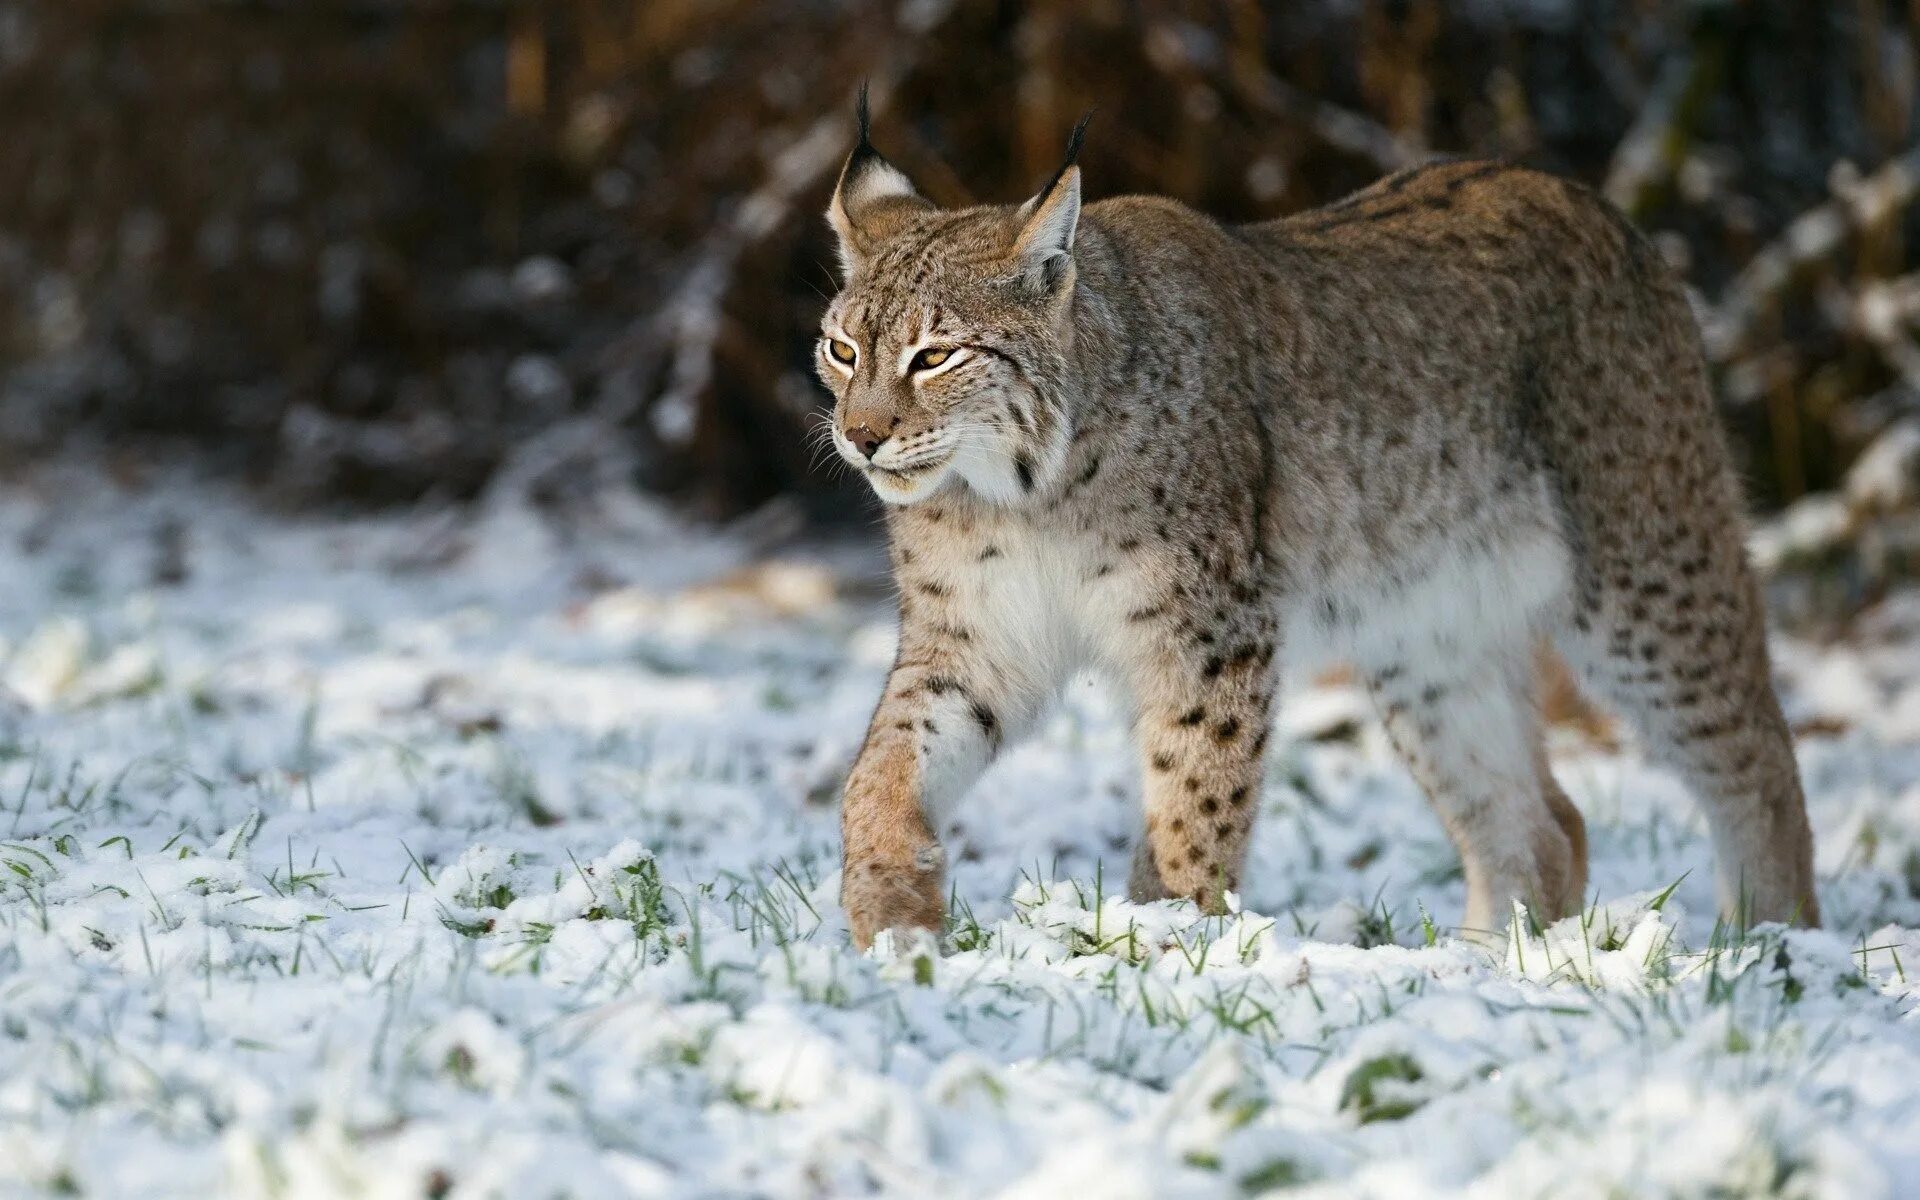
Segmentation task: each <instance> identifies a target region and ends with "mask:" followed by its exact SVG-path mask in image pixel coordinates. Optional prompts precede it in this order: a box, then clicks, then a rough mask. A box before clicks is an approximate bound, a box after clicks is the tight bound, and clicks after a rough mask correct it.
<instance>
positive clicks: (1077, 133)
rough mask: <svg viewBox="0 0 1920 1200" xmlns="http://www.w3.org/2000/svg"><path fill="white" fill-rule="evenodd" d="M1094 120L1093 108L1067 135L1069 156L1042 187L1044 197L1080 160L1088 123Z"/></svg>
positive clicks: (1041, 192) (1041, 193)
mask: <svg viewBox="0 0 1920 1200" xmlns="http://www.w3.org/2000/svg"><path fill="white" fill-rule="evenodd" d="M1092 120H1093V110H1092V109H1088V110H1087V115H1086V116H1084V117H1081V118H1080V123H1079V124H1078V125H1075V126H1074V127H1073V132H1072V133H1070V134H1068V135H1067V156H1066V157H1065V158H1064V159H1062V160H1061V161H1060V168H1059V170H1057V171H1055V172H1054V173H1053V178H1052V179H1049V180H1047V186H1045V187H1043V188H1041V189H1040V195H1041V197H1042V198H1045V197H1046V195H1047V194H1048V193H1049V192H1051V191H1053V189H1054V186H1055V185H1056V184H1058V183H1059V182H1060V177H1061V176H1062V175H1065V174H1066V173H1067V168H1068V167H1071V166H1073V165H1074V164H1075V163H1077V162H1079V161H1080V144H1081V143H1082V142H1084V141H1086V140H1087V123H1088V122H1090V121H1092Z"/></svg>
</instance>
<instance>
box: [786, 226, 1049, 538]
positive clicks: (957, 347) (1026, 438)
mask: <svg viewBox="0 0 1920 1200" xmlns="http://www.w3.org/2000/svg"><path fill="white" fill-rule="evenodd" d="M1016 232H1017V226H1014V224H1013V221H1012V214H1011V213H1010V212H1007V211H989V212H982V213H978V214H971V215H969V216H968V217H967V218H965V220H964V221H962V222H959V223H957V224H956V223H947V224H946V225H944V226H942V227H937V228H933V229H927V228H924V227H920V228H914V229H912V230H910V231H902V232H900V233H898V234H896V235H895V237H894V238H893V239H892V240H891V241H889V242H888V243H886V244H885V245H883V246H882V247H880V249H879V253H878V254H877V255H876V257H875V259H874V260H873V261H872V262H870V263H867V264H864V265H863V266H862V267H861V268H860V269H859V270H857V271H856V273H855V274H854V275H853V277H852V278H851V279H850V281H849V284H848V287H847V288H846V290H844V291H843V292H841V294H840V296H839V297H838V298H837V299H836V300H835V301H834V303H833V305H832V306H831V307H830V308H829V309H828V310H827V314H826V317H825V318H824V320H823V321H822V322H821V336H820V343H819V346H818V348H817V350H816V353H815V367H816V369H817V370H818V371H819V374H820V378H821V380H822V381H823V382H824V383H825V384H826V385H827V388H828V389H829V390H830V391H832V392H833V394H834V399H835V404H834V413H833V426H832V429H833V435H832V436H833V443H834V447H835V449H836V450H838V451H839V453H840V456H841V457H842V458H843V459H845V460H846V462H847V463H848V464H849V465H850V466H852V467H853V468H854V469H855V470H857V471H859V472H861V473H862V474H863V475H864V476H865V477H866V479H867V481H868V483H870V484H871V485H872V487H873V489H874V491H875V492H876V493H877V494H878V495H879V496H880V498H881V499H882V500H885V501H887V502H888V503H892V504H908V503H912V502H913V501H916V500H920V499H923V498H924V497H927V496H930V495H933V494H934V493H936V492H938V491H939V490H940V489H941V488H942V487H943V486H945V485H946V484H947V483H948V481H949V480H950V479H952V478H953V477H955V476H957V477H958V478H959V480H960V481H961V482H962V483H963V484H964V485H966V486H969V487H972V488H974V489H975V490H976V491H979V492H981V493H982V494H983V495H986V496H989V497H992V498H995V499H1001V500H1013V499H1017V498H1018V497H1019V496H1021V495H1023V494H1024V493H1025V492H1026V491H1027V490H1029V489H1030V488H1031V487H1032V486H1033V484H1034V482H1036V480H1035V476H1036V474H1037V473H1038V471H1039V470H1040V468H1041V466H1042V465H1043V464H1045V463H1048V462H1049V461H1051V460H1052V459H1053V458H1055V457H1056V455H1055V454H1054V453H1053V452H1052V450H1053V447H1052V444H1051V443H1052V441H1053V439H1052V438H1050V437H1043V436H1041V434H1042V429H1043V427H1044V428H1045V429H1047V430H1048V431H1049V432H1051V431H1053V430H1055V429H1058V428H1059V427H1061V426H1062V425H1063V422H1062V421H1061V420H1060V419H1059V417H1060V414H1059V412H1058V408H1057V405H1056V404H1054V403H1052V402H1050V399H1049V397H1047V396H1046V395H1044V394H1042V392H1041V388H1040V384H1039V381H1041V380H1044V379H1046V378H1048V377H1049V376H1050V375H1051V374H1053V372H1052V371H1050V370H1049V369H1048V365H1049V364H1052V363H1055V362H1058V361H1059V360H1060V358H1061V338H1060V329H1059V321H1058V314H1059V309H1060V307H1061V306H1060V304H1059V303H1058V298H1057V297H1056V296H1055V295H1053V294H1051V293H1041V294H1035V293H1034V292H1033V291H1032V289H1031V288H1029V286H1028V284H1027V282H1026V280H1025V279H1024V277H1023V276H1022V275H1021V274H1020V273H1019V270H1018V267H1019V263H1018V260H1017V259H1015V258H1014V257H1013V255H1012V243H1013V240H1014V238H1013V234H1014V233H1016ZM969 235H970V236H969ZM994 242H998V243H999V245H998V246H994V245H993V243H994ZM980 243H986V245H985V246H984V247H983V248H985V249H987V251H988V256H984V257H973V256H972V255H969V256H968V257H967V258H965V259H962V260H961V261H959V262H955V261H954V259H955V258H956V257H957V256H958V255H959V253H960V250H959V248H960V246H962V245H975V246H977V245H979V244H980ZM903 278H904V279H919V280H921V281H922V282H921V283H920V284H919V285H918V286H916V287H914V288H912V289H911V291H905V290H903V289H900V288H899V287H898V286H896V285H897V281H899V280H901V279H903ZM1023 473H1024V477H1025V479H1026V480H1027V483H1026V484H1024V485H1023V484H1022V478H1023Z"/></svg>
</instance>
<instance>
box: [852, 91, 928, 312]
mask: <svg viewBox="0 0 1920 1200" xmlns="http://www.w3.org/2000/svg"><path fill="white" fill-rule="evenodd" d="M854 112H855V114H856V116H857V117H858V119H859V122H860V141H859V144H858V145H856V146H854V148H853V153H852V154H849V155H847V164H846V166H844V167H842V168H840V182H839V183H838V184H837V185H836V186H835V187H834V189H833V202H832V203H830V204H828V205H827V223H828V224H830V225H832V226H833V232H834V233H835V234H837V235H839V239H840V264H841V265H842V266H844V267H845V268H846V269H847V272H848V273H849V274H851V273H852V272H854V271H857V270H859V268H860V264H861V263H863V262H865V261H866V260H867V259H868V258H869V257H871V256H872V254H873V252H874V250H875V249H877V248H878V247H879V246H880V244H881V243H882V242H885V241H886V240H887V239H888V238H889V237H892V236H893V235H894V234H895V233H898V232H899V231H900V227H901V226H902V225H904V224H905V223H906V221H907V219H908V218H910V217H912V216H913V215H914V214H916V213H921V212H925V211H926V210H928V209H930V208H932V207H933V205H932V204H931V203H929V202H928V201H927V200H926V199H925V198H924V197H922V196H921V195H920V193H919V192H916V191H915V190H914V189H913V183H912V181H911V180H909V179H908V178H907V177H906V176H905V175H902V174H901V173H900V171H899V168H897V167H895V166H894V165H893V164H892V163H890V162H888V161H887V160H886V159H884V158H882V157H880V152H879V151H878V150H875V149H874V148H873V143H872V142H871V141H869V140H868V138H867V130H868V126H869V124H870V123H871V119H870V117H869V115H868V111H867V85H866V84H864V83H863V84H861V85H860V102H859V105H858V106H857V107H856V108H855V110H854Z"/></svg>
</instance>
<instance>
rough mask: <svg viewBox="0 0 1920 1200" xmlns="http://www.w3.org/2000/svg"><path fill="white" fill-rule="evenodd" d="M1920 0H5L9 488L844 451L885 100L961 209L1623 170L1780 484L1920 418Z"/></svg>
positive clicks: (701, 492) (683, 464)
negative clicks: (835, 240)
mask: <svg viewBox="0 0 1920 1200" xmlns="http://www.w3.org/2000/svg"><path fill="white" fill-rule="evenodd" d="M1916 28H1920V0H1831V2H1821V0H1747V2H1735V0H1721V2H1714V3H1707V2H1697V3H1664V4H1663V3H1654V2H1650V0H1613V2H1604V0H1504V2H1503V0H1472V2H1467V3H1453V4H1442V3H1438V2H1434V0H1310V2H1301V3H1290V4H1256V3H1251V2H1235V0H1219V2H1216V3H1190V4H1171V3H1167V4H1162V3H1148V2H1134V3H1128V2H1123V0H1082V2H1076V3H1064V2H1055V3H1030V4H1015V3H996V2H993V0H950V2H949V0H903V2H900V3H892V4H879V3H867V2H864V0H799V2H793V3H746V2H740V0H642V2H632V0H618V2H616V0H545V2H539V3H536V2H508V0H498V2H483V0H280V2H267V0H261V2H253V3H248V2H242V0H0V470H4V469H5V465H6V464H7V463H8V462H9V461H11V462H19V461H22V460H24V459H27V458H31V457H33V456H40V455H46V454H49V453H52V452H55V451H57V450H60V449H63V448H65V449H73V448H85V449H88V450H92V451H99V452H105V453H107V454H109V455H110V456H113V457H114V458H115V459H116V460H117V461H120V462H122V463H124V464H126V465H127V469H128V470H137V469H138V466H139V464H142V463H147V462H151V461H155V460H156V458H157V457H159V456H173V455H180V454H187V455H192V456H195V457H196V458H197V459H198V460H199V461H201V462H204V463H205V464H207V465H208V466H209V467H210V468H211V469H215V470H219V471H224V472H228V473H232V474H235V475H238V476H241V477H244V478H247V479H249V480H251V481H253V482H255V483H257V484H258V485H259V486H260V487H262V488H263V489H265V490H266V491H267V492H268V493H269V494H271V495H273V496H276V497H279V498H282V499H284V500H286V501H288V502H308V501H315V500H326V501H334V500H350V501H355V502H364V503H393V502H406V501H412V500H417V499H422V498H437V497H444V498H459V497H466V496H472V495H475V494H478V493H480V492H482V491H483V490H485V489H487V488H488V487H490V486H493V485H494V484H496V483H497V482H498V481H499V480H501V479H503V478H511V479H513V480H515V481H516V486H519V487H522V488H524V489H526V491H527V492H528V493H529V494H531V495H533V496H535V497H536V498H540V499H543V500H550V501H553V502H556V503H558V502H564V500H565V498H566V496H567V495H568V494H569V492H570V491H574V490H577V489H581V488H586V487H593V486H597V485H599V484H602V483H605V482H607V481H608V480H609V479H610V478H612V479H620V480H631V481H633V482H636V483H638V484H639V485H640V486H641V487H642V488H644V489H646V490H648V491H651V492H656V493H659V494H661V495H664V496H668V497H672V498H674V499H675V500H676V501H677V502H680V503H683V504H684V505H686V506H687V507H688V509H689V510H690V511H693V512H696V513H699V514H702V515H711V516H728V515H733V514H738V513H741V512H745V511H748V510H751V509H754V508H756V507H758V506H761V505H763V504H765V503H766V502H768V501H770V500H773V499H775V498H792V500H793V501H797V502H798V503H799V504H801V505H804V506H805V507H806V509H807V510H808V511H810V512H812V513H813V514H815V515H817V516H832V515H833V514H836V513H863V512H865V511H866V508H865V501H864V499H863V498H861V497H858V496H856V495H854V494H853V493H851V492H848V491H845V490H842V489H843V487H844V483H843V482H836V480H835V478H834V473H832V472H827V471H816V470H812V469H810V466H809V454H808V451H807V447H806V441H805V432H806V429H807V426H808V422H809V420H810V419H811V418H812V416H813V414H814V413H816V412H817V410H818V408H819V405H820V403H821V400H822V397H823V393H822V392H821V391H820V390H819V388H818V386H817V385H816V384H815V383H814V382H813V380H812V379H811V376H810V374H809V366H808V364H809V346H810V343H811V339H812V337H813V336H814V333H815V328H816V325H815V323H816V320H817V318H818V314H819V312H820V310H821V308H822V307H823V304H824V300H823V295H824V294H826V293H830V292H831V290H832V288H833V286H834V279H833V273H832V270H831V268H830V265H829V264H831V263H832V261H833V256H832V253H831V248H830V245H829V243H828V241H827V238H826V231H825V227H824V224H823V222H822V221H821V219H820V215H819V214H820V211H821V209H822V208H823V206H824V204H825V202H826V199H827V196H828V193H829V191H830V188H831V184H832V180H833V176H834V174H835V172H836V170H837V168H838V166H839V163H840V160H841V157H842V156H843V155H844V153H845V151H846V149H847V146H848V143H849V139H850V137H851V132H852V130H851V99H852V96H853V93H854V90H855V88H856V86H857V85H858V83H859V81H861V80H863V79H864V80H871V81H872V87H873V92H874V98H875V109H876V132H875V138H876V141H877V142H878V143H879V145H880V146H881V147H882V149H883V150H884V151H885V152H886V153H887V154H888V155H889V156H890V157H891V158H892V159H893V160H894V161H895V162H897V163H898V164H899V165H900V166H902V167H903V168H904V169H906V170H907V171H908V172H909V173H910V174H911V175H912V176H913V177H914V178H915V179H916V180H917V181H918V182H919V183H920V185H921V187H922V188H923V189H924V190H926V191H927V192H929V193H930V194H931V195H932V196H933V197H934V198H936V199H938V200H940V201H942V202H946V203H952V204H960V203H966V202H968V201H973V200H988V199H990V200H996V201H1006V200H1013V199H1017V198H1020V197H1022V196H1024V195H1025V194H1027V193H1028V192H1029V191H1030V190H1031V189H1032V188H1034V187H1035V186H1036V185H1037V184H1038V183H1039V182H1041V181H1042V180H1043V179H1044V178H1045V177H1046V176H1047V175H1048V173H1049V172H1050V171H1051V170H1052V168H1053V166H1054V165H1055V161H1056V159H1057V156H1058V154H1059V151H1060V147H1061V144H1062V140H1063V137H1064V135H1065V133H1066V131H1067V129H1068V127H1069V126H1070V125H1071V124H1072V122H1073V121H1074V119H1075V118H1076V117H1077V116H1078V115H1079V114H1080V113H1082V112H1083V111H1085V110H1087V109H1089V108H1092V109H1094V110H1095V111H1096V113H1097V116H1096V118H1095V121H1094V125H1093V128H1092V131H1091V134H1090V137H1089V139H1088V143H1087V148H1086V152H1085V154H1084V156H1083V159H1082V161H1083V163H1084V165H1085V166H1086V169H1087V181H1088V188H1089V191H1090V193H1091V194H1092V195H1093V196H1096V197H1097V196H1100V195H1107V194H1113V193H1116V192H1122V191H1134V190H1154V191H1160V192H1166V193H1170V194H1172V195H1175V196H1178V197H1181V198H1183V199H1185V200H1188V201H1191V202H1193V203H1195V204H1197V205H1200V206H1203V207H1204V208H1206V209H1207V210H1209V211H1211V212H1214V213H1217V214H1219V215H1221V216H1224V217H1229V218H1254V217H1266V216H1272V215H1277V214H1282V213H1287V212H1291V211H1294V210H1297V209H1300V208H1303V207H1307V206H1310V205H1314V204H1318V203H1322V202H1325V201H1327V200H1330V199H1333V198H1335V197H1337V196H1338V195H1340V194H1342V193H1343V192H1346V191H1348V190H1349V189H1352V188H1354V187H1357V186H1360V185H1363V184H1365V183H1367V182H1369V181H1370V180H1372V179H1373V178H1375V177H1377V176H1378V175H1380V174H1382V173H1384V172H1386V171H1388V170H1390V169H1392V168H1394V167H1396V166H1399V165H1401V164H1403V163H1406V162H1409V161H1414V160H1417V159H1419V158H1421V157H1424V156H1427V155H1430V154H1436V153H1458V154H1472V155H1497V156H1501V157H1505V158H1510V159H1514V160H1518V161H1522V162H1526V163H1530V164H1534V165H1538V166H1542V167H1546V168H1548V169H1551V170H1554V171H1558V172H1563V173H1565V174H1568V175H1572V176H1575V177H1578V178H1580V179H1583V180H1587V181H1589V182H1591V183H1594V184H1596V185H1598V186H1600V187H1602V188H1603V189H1604V190H1605V192H1606V193H1607V194H1608V195H1609V196H1611V197H1612V198H1613V199H1614V200H1615V201H1616V202H1618V203H1619V204H1620V205H1622V206H1623V207H1624V208H1625V209H1626V210H1627V211H1628V212H1629V213H1630V214H1631V215H1632V216H1633V217H1634V219H1635V220H1636V221H1638V222H1640V223H1641V225H1642V226H1643V227H1645V228H1647V229H1648V230H1650V231H1653V232H1654V233H1655V234H1656V236H1657V238H1658V241H1659V245H1660V247H1661V249H1662V251H1663V253H1665V254H1666V255H1667V257H1668V258H1669V259H1670V260H1671V261H1673V262H1674V263H1675V264H1676V265H1677V266H1679V267H1680V268H1681V269H1682V270H1684V271H1685V273H1686V274H1687V277H1688V278H1689V280H1690V281H1691V282H1692V284H1693V285H1694V287H1695V288H1696V289H1697V296H1698V299H1699V302H1700V313H1701V317H1702V320H1703V323H1704V325H1705V328H1706V332H1707V336H1708V343H1709V347H1710V350H1711V353H1712V356H1713V358H1714V363H1715V368H1716V372H1717V375H1718V382H1719V385H1720V394H1721V397H1722V400H1723V403H1724V404H1725V406H1726V411H1727V416H1728V420H1729V425H1730V427H1731V428H1732V429H1733V430H1734V432H1735V437H1736V440H1737V442H1738V444H1739V447H1740V449H1741V452H1742V454H1743V455H1744V457H1745V466H1746V468H1747V470H1748V472H1749V474H1750V477H1751V479H1752V481H1753V489H1754V493H1755V499H1756V501H1757V502H1758V503H1759V504H1761V505H1762V506H1774V505H1778V504H1780V503H1783V502H1785V501H1788V500H1791V499H1793V498H1795V497H1797V496H1799V495H1802V494H1804V493H1806V492H1808V491H1810V490H1816V489H1822V488H1826V487H1830V486H1832V485H1833V484H1834V483H1835V481H1836V480H1837V479H1839V478H1840V476H1841V473H1842V472H1843V471H1844V470H1845V468H1846V466H1847V464H1848V463H1849V461H1850V460H1851V459H1852V457H1853V456H1855V455H1856V454H1857V453H1858V452H1859V451H1860V449H1861V448H1862V447H1863V446H1865V445H1866V444H1868V443H1869V442H1870V441H1871V440H1872V439H1873V438H1874V437H1875V436H1876V434H1878V433H1879V431H1881V430H1882V429H1884V428H1886V427H1888V426H1889V425H1890V424H1891V423H1893V422H1895V421H1896V420H1898V419H1900V418H1902V417H1903V416H1910V415H1911V414H1913V413H1914V412H1915V411H1916V409H1920V333H1917V332H1916V331H1917V330H1920V270H1917V267H1920V252H1917V251H1916V246H1920V204H1916V201H1915V195H1916V191H1917V190H1920V150H1916V140H1917V137H1916V135H1917V132H1920V126H1917V124H1916V122H1920V100H1917V99H1916V91H1917V89H1916V78H1920V48H1917V47H1916V34H1915V31H1916Z"/></svg>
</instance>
